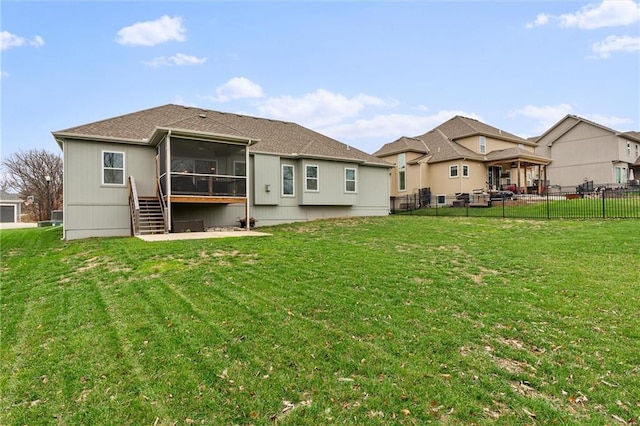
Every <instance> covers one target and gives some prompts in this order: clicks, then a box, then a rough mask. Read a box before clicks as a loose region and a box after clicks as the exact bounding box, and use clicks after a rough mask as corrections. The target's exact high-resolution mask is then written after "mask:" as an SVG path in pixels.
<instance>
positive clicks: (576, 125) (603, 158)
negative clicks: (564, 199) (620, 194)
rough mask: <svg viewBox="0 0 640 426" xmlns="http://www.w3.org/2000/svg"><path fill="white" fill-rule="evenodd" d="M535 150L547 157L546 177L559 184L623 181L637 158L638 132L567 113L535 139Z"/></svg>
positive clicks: (639, 153)
mask: <svg viewBox="0 0 640 426" xmlns="http://www.w3.org/2000/svg"><path fill="white" fill-rule="evenodd" d="M537 144H538V147H537V148H536V153H538V154H540V155H543V156H546V157H551V158H552V159H553V163H551V164H550V165H549V167H548V171H547V178H548V179H549V183H550V184H552V185H560V186H563V187H567V186H572V187H575V186H577V185H580V184H583V183H584V182H593V183H594V185H595V186H599V185H600V186H602V185H607V184H615V185H626V184H627V183H628V182H629V181H633V180H634V178H638V176H637V174H636V175H635V176H634V173H633V171H634V167H638V165H640V164H638V159H639V158H640V133H639V132H626V133H623V132H619V131H617V130H613V129H611V128H609V127H606V126H603V125H601V124H598V123H595V122H593V121H589V120H586V119H584V118H582V117H578V116H576V115H571V114H569V115H567V116H565V117H564V118H563V119H562V120H560V121H558V122H557V123H556V124H554V125H553V126H552V127H551V128H550V129H549V130H547V131H546V132H545V133H544V134H543V135H542V136H540V137H539V138H538V139H537Z"/></svg>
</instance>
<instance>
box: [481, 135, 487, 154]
mask: <svg viewBox="0 0 640 426" xmlns="http://www.w3.org/2000/svg"><path fill="white" fill-rule="evenodd" d="M486 153H487V138H486V137H484V136H480V154H486Z"/></svg>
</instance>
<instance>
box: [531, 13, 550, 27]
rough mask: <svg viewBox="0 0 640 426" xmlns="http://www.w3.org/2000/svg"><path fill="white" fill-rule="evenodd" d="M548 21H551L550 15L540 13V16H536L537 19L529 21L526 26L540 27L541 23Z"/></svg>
mask: <svg viewBox="0 0 640 426" xmlns="http://www.w3.org/2000/svg"><path fill="white" fill-rule="evenodd" d="M548 23H549V15H547V14H544V13H540V14H539V15H538V16H536V20H535V21H533V22H529V23H527V25H526V27H527V28H534V27H539V26H541V25H546V24H548Z"/></svg>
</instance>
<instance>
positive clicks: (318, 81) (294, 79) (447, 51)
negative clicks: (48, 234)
mask: <svg viewBox="0 0 640 426" xmlns="http://www.w3.org/2000/svg"><path fill="white" fill-rule="evenodd" d="M0 7H1V9H0V12H1V28H0V36H1V39H0V41H1V43H2V45H1V47H2V50H1V60H2V61H1V64H0V65H1V66H0V68H1V71H0V72H1V78H0V83H1V96H2V105H1V108H2V113H1V126H2V130H1V138H2V139H1V148H2V152H1V154H0V155H1V156H2V158H5V157H6V156H8V155H10V154H11V153H13V152H15V151H17V150H20V149H23V150H27V149H32V148H44V149H47V150H50V151H53V152H59V148H58V147H57V145H56V144H55V142H54V140H53V137H52V136H51V132H52V131H56V130H62V129H65V128H68V127H72V126H76V125H80V124H85V123H89V122H92V121H97V120H101V119H105V118H110V117H114V116H117V115H121V114H126V113H129V112H135V111H138V110H141V109H145V108H150V107H154V106H158V105H163V104H167V103H178V104H184V105H192V106H199V107H202V108H207V109H213V110H218V111H225V112H234V113H242V114H248V115H254V116H259V117H268V118H274V119H279V120H285V121H294V122H297V123H299V124H302V125H304V126H307V127H309V128H312V129H314V130H316V131H319V132H321V133H324V134H326V135H328V136H331V137H334V138H336V139H338V140H340V141H343V142H345V143H349V144H351V145H353V146H355V147H357V148H360V149H362V150H364V151H366V152H369V153H372V152H374V151H376V150H377V149H379V148H380V147H381V146H382V145H383V144H385V143H387V142H391V141H393V140H395V139H397V138H398V137H400V136H415V135H418V134H422V133H424V132H426V131H428V130H430V129H432V128H433V127H435V126H437V125H438V124H440V123H442V122H444V121H446V120H447V119H449V118H450V117H452V116H453V115H456V114H461V115H465V116H468V117H473V118H477V119H480V120H481V121H484V122H485V123H488V124H491V125H493V126H496V127H499V128H501V129H503V130H506V131H509V132H511V133H515V134H518V135H520V136H523V137H529V136H535V135H539V134H541V133H542V132H544V131H545V130H546V129H547V128H548V127H549V126H551V125H552V124H553V123H555V122H556V121H558V120H559V119H561V118H562V117H564V116H565V115H566V114H568V113H571V114H576V115H580V116H582V117H585V118H588V119H591V120H594V121H596V122H598V123H600V124H603V125H606V126H609V127H612V128H614V129H616V130H620V131H628V130H640V100H639V97H640V2H638V1H634V0H612V1H604V2H602V1H595V2H575V1H563V2H549V1H539V2H515V1H485V2H469V1H456V2H444V1H405V2H398V1H396V2H391V1H386V2H382V1H330V2H306V1H300V2H272V1H262V2H258V1H255V2H247V1H234V2H217V1H190V2H172V1H135V2H133V1H132V2H127V1H111V2H108V1H97V2H89V1H84V2H82V1H69V2H56V1H41V2H29V1H11V0H9V1H3V2H2V4H1V6H0Z"/></svg>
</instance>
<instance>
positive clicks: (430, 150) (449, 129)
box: [373, 115, 549, 164]
mask: <svg viewBox="0 0 640 426" xmlns="http://www.w3.org/2000/svg"><path fill="white" fill-rule="evenodd" d="M475 135H483V136H487V137H491V138H496V139H501V140H506V141H509V142H512V143H517V144H519V145H528V146H537V145H536V144H535V143H534V142H533V141H531V140H527V139H524V138H521V137H520V136H516V135H514V134H512V133H509V132H505V131H503V130H501V129H498V128H496V127H493V126H490V125H488V124H485V123H482V122H481V121H478V120H475V119H472V118H467V117H462V116H459V115H457V116H455V117H453V118H451V119H449V120H447V121H445V122H444V123H442V124H441V125H439V126H438V127H436V128H434V129H433V130H430V131H428V132H427V133H425V134H423V135H420V136H416V137H406V136H403V137H401V138H399V139H396V140H395V141H393V142H390V143H387V144H385V145H384V146H383V147H382V148H380V149H379V150H378V151H376V152H375V153H374V154H373V155H377V156H379V157H385V156H389V155H394V154H398V153H402V152H418V153H422V154H423V155H422V156H420V157H418V158H416V159H414V160H412V161H411V162H410V163H411V164H415V163H419V162H423V161H426V162H428V163H438V162H443V161H450V160H457V159H467V160H476V161H496V160H501V159H503V158H504V159H510V158H512V157H516V158H517V157H523V158H524V157H526V158H527V159H531V160H534V161H548V160H549V159H548V158H546V157H542V156H539V155H535V154H533V153H532V152H529V151H527V150H525V149H523V148H520V147H518V148H510V149H505V150H500V151H492V152H490V153H488V154H478V153H477V152H475V151H473V150H471V149H469V148H466V147H465V146H463V145H461V144H459V143H457V142H456V140H458V139H463V138H466V137H469V136H475Z"/></svg>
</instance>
